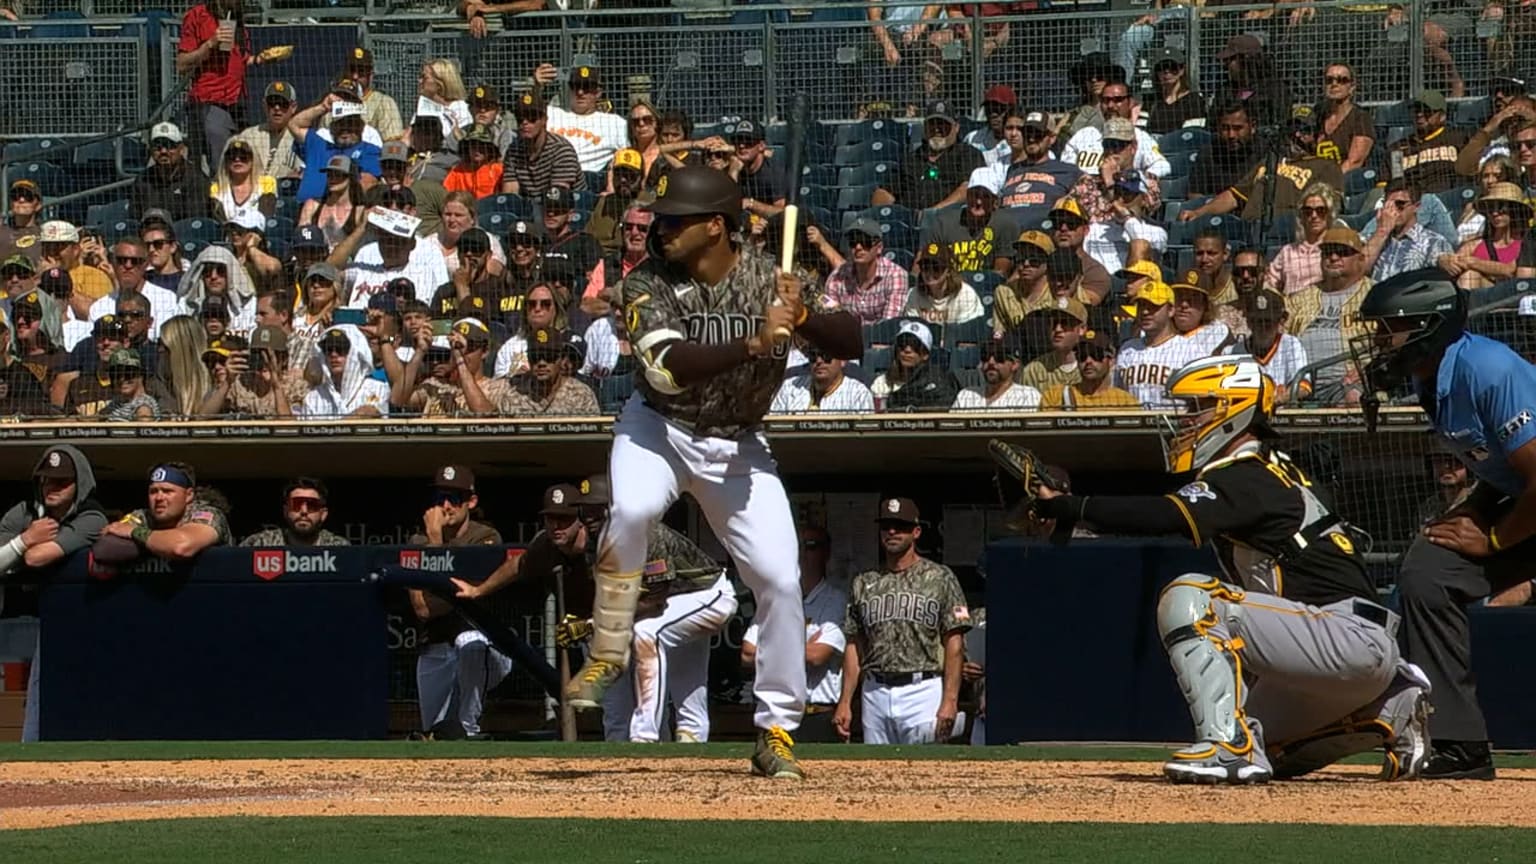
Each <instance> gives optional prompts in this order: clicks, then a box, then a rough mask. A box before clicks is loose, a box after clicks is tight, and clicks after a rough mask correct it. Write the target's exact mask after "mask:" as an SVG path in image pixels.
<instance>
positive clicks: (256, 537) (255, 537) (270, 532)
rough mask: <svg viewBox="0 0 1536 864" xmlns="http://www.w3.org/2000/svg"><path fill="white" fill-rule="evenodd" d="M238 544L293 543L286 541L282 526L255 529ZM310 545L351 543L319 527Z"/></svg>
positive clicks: (346, 544) (273, 544)
mask: <svg viewBox="0 0 1536 864" xmlns="http://www.w3.org/2000/svg"><path fill="white" fill-rule="evenodd" d="M240 545H241V546H290V545H293V544H290V543H289V542H288V534H287V532H285V531H284V530H283V529H282V528H268V529H266V530H264V531H257V532H256V533H255V534H252V535H251V536H249V537H247V538H245V539H244V540H241V541H240ZM310 545H312V546H351V545H352V543H351V541H349V540H348V539H347V538H345V537H342V536H341V535H339V534H332V533H331V532H329V531H327V530H325V529H324V528H321V529H320V533H319V535H317V536H316V537H315V542H314V543H312V544H310Z"/></svg>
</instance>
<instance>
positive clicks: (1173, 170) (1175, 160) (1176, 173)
mask: <svg viewBox="0 0 1536 864" xmlns="http://www.w3.org/2000/svg"><path fill="white" fill-rule="evenodd" d="M1199 155H1200V154H1199V153H1198V152H1196V153H1181V154H1179V155H1177V156H1170V157H1168V166H1169V169H1170V170H1169V171H1168V176H1167V177H1164V178H1163V180H1162V182H1164V183H1167V182H1168V181H1169V179H1171V178H1174V177H1188V176H1189V172H1190V169H1192V168H1194V167H1195V159H1196V157H1198V156H1199Z"/></svg>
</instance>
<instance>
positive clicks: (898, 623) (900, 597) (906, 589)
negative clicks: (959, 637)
mask: <svg viewBox="0 0 1536 864" xmlns="http://www.w3.org/2000/svg"><path fill="white" fill-rule="evenodd" d="M969 629H971V613H970V610H969V609H968V608H967V607H966V604H965V595H964V594H962V593H961V592H960V582H959V580H957V579H955V574H954V572H953V571H951V570H950V569H949V568H948V567H945V566H944V565H942V564H936V563H934V562H932V561H929V560H928V559H927V558H918V559H917V561H916V562H915V563H913V565H912V566H911V567H908V568H907V569H905V570H866V571H864V572H863V573H860V574H859V575H858V576H855V577H854V579H853V590H852V592H850V593H849V595H848V620H847V622H846V623H844V625H843V632H844V633H845V634H846V635H847V637H848V638H849V639H853V638H854V637H856V636H861V635H862V636H863V637H864V640H865V641H864V645H863V646H861V649H862V653H861V654H860V659H861V661H862V666H863V669H864V671H865V672H887V673H905V672H938V671H942V670H943V668H944V636H945V635H946V634H948V633H953V632H955V631H960V632H964V631H966V630H969Z"/></svg>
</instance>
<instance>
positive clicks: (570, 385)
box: [497, 328, 602, 417]
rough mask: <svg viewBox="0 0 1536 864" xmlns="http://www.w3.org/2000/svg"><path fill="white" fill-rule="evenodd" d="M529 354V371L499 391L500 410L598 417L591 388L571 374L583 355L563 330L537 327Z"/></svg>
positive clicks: (598, 411) (528, 413)
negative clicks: (580, 355) (580, 354)
mask: <svg viewBox="0 0 1536 864" xmlns="http://www.w3.org/2000/svg"><path fill="white" fill-rule="evenodd" d="M573 352H574V353H573ZM527 356H528V371H527V372H524V373H522V374H520V375H514V376H512V379H511V381H510V382H509V383H510V386H509V387H507V388H506V389H505V390H502V391H499V393H498V396H499V402H498V406H497V407H499V408H500V410H501V413H503V414H509V415H512V416H525V417H526V416H532V415H543V416H548V417H596V416H598V415H599V414H601V413H602V409H601V408H599V407H598V404H597V394H595V393H593V392H592V388H591V387H588V386H587V385H586V384H584V383H582V382H581V381H578V380H576V379H575V378H572V377H571V374H570V373H571V370H572V368H577V367H580V365H581V359H580V357H579V351H578V350H577V349H575V347H574V346H573V345H572V344H571V339H570V337H568V336H567V335H566V334H565V332H564V331H562V330H545V329H542V328H541V329H538V330H534V331H533V333H532V334H531V338H530V339H529V343H528V355H527ZM497 380H505V379H497Z"/></svg>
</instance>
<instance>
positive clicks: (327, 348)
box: [320, 342, 352, 356]
mask: <svg viewBox="0 0 1536 864" xmlns="http://www.w3.org/2000/svg"><path fill="white" fill-rule="evenodd" d="M351 348H352V346H351V345H343V344H341V343H339V342H328V343H326V344H324V345H321V346H320V350H321V351H324V352H325V353H326V354H327V355H332V354H340V355H342V356H346V354H347V353H348V351H350V350H351Z"/></svg>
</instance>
